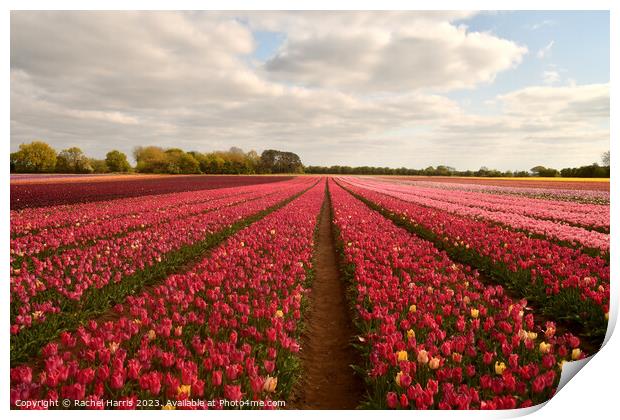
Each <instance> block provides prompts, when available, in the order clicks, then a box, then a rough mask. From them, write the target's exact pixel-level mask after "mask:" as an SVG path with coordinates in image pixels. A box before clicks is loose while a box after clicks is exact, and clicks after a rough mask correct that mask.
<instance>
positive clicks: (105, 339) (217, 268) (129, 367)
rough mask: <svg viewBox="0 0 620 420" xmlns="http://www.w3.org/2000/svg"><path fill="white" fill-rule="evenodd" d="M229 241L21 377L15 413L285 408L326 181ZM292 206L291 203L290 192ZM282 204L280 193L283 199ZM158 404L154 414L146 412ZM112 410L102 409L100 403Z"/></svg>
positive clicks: (51, 349)
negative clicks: (22, 406)
mask: <svg viewBox="0 0 620 420" xmlns="http://www.w3.org/2000/svg"><path fill="white" fill-rule="evenodd" d="M307 182H310V183H311V184H314V186H312V187H311V188H310V189H309V190H307V191H306V192H304V193H303V194H302V195H300V196H298V197H297V198H294V199H293V200H292V201H291V202H290V203H288V204H286V205H285V206H284V207H282V208H280V209H278V210H275V211H274V212H273V213H271V214H269V215H267V216H265V217H264V218H262V219H260V220H258V221H256V222H255V223H253V224H251V225H249V226H248V227H245V228H244V229H242V230H240V231H238V232H237V233H236V234H235V235H233V236H230V237H229V238H228V239H226V240H225V241H224V242H223V243H222V244H220V245H219V246H217V247H216V248H214V249H213V250H212V252H211V253H210V255H208V256H207V257H206V258H204V259H203V260H202V261H200V262H199V263H197V264H196V265H195V266H194V267H193V268H191V269H189V270H188V271H186V272H183V273H179V274H173V275H170V276H169V277H167V278H166V279H165V280H164V281H163V282H162V283H161V284H159V285H157V286H155V287H153V288H152V289H150V290H145V291H143V292H142V293H139V294H136V295H132V296H127V298H126V301H125V302H123V303H119V304H117V305H115V306H114V313H113V314H112V315H110V316H109V317H108V318H110V319H107V320H106V319H105V318H103V319H92V320H90V321H89V322H86V323H84V324H83V325H81V326H79V327H78V328H77V329H75V330H73V331H64V332H62V333H61V334H60V338H59V339H57V340H53V341H51V342H49V343H48V344H46V345H45V346H43V348H42V351H41V356H40V359H41V360H37V361H34V362H30V363H24V364H19V365H17V366H15V367H13V368H12V369H11V404H12V405H14V404H15V402H16V401H17V400H37V399H52V400H56V399H58V398H60V399H64V398H69V399H71V400H74V399H78V400H86V401H91V402H93V404H95V407H99V404H100V403H97V402H98V401H102V399H114V400H116V401H125V402H127V404H128V405H129V406H130V408H162V407H164V408H172V406H170V405H167V404H168V401H169V400H171V401H175V402H179V401H180V402H181V403H179V404H182V402H183V401H186V400H187V399H189V398H192V399H205V400H212V399H218V398H226V399H228V400H231V401H236V400H240V399H242V398H248V399H255V400H269V399H282V398H286V397H287V396H288V394H289V392H290V388H291V386H292V384H293V382H294V378H295V377H296V375H298V373H299V372H298V370H299V367H298V366H299V364H298V358H297V355H296V354H297V353H298V351H299V344H298V338H299V334H300V326H301V319H302V309H303V305H304V301H305V299H306V295H307V287H308V286H309V281H310V279H311V276H312V262H311V258H312V253H313V244H314V232H315V227H316V222H317V217H318V215H319V211H320V208H321V205H322V202H323V199H324V195H325V182H324V181H323V182H319V183H316V180H312V179H311V180H309V181H306V183H301V184H300V186H298V188H303V187H304V186H305V187H306V188H307ZM283 195H284V196H287V195H289V196H290V195H291V191H290V190H288V191H286V192H284V193H283ZM277 197H280V196H279V195H276V196H274V197H273V198H274V199H275V198H277ZM143 400H151V401H154V402H151V403H150V405H149V406H140V402H141V401H143ZM101 408H103V405H101Z"/></svg>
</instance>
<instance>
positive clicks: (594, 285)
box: [339, 179, 610, 341]
mask: <svg viewBox="0 0 620 420" xmlns="http://www.w3.org/2000/svg"><path fill="white" fill-rule="evenodd" d="M339 182H341V183H342V184H343V185H346V188H347V189H349V190H350V191H351V192H353V193H354V194H356V196H358V197H359V198H361V199H363V200H364V201H366V202H367V203H368V204H369V205H371V206H373V207H374V208H375V209H377V210H380V211H381V212H382V213H383V215H384V216H386V217H388V218H390V219H392V220H393V221H395V222H397V223H399V224H401V225H403V226H405V227H407V229H409V230H410V231H412V232H415V233H416V234H418V235H420V236H421V237H423V238H425V239H428V240H430V241H431V242H433V244H434V245H435V246H437V247H438V248H440V249H442V250H445V251H446V252H447V253H448V254H449V255H450V257H451V258H453V259H454V260H456V261H459V262H461V263H465V264H468V265H471V266H472V267H474V268H477V269H479V270H480V271H481V272H483V273H484V274H485V275H486V276H488V277H489V278H491V279H493V280H495V281H496V282H497V283H499V284H503V285H505V286H506V287H509V288H511V289H512V290H515V291H516V292H517V293H518V294H519V295H521V296H525V297H528V299H530V300H531V301H532V302H533V303H535V304H536V305H537V306H538V307H540V309H541V311H542V312H543V313H545V314H546V315H548V316H551V317H553V318H555V319H561V320H567V321H570V322H572V323H574V324H575V325H577V326H578V327H579V328H581V329H582V330H583V334H587V335H591V336H593V337H595V339H596V340H597V341H598V340H599V339H602V337H604V335H605V332H606V329H607V318H608V313H609V293H610V289H609V275H610V271H609V263H608V261H606V260H605V259H604V258H601V257H596V256H590V255H587V254H585V253H583V252H582V251H581V250H580V249H573V248H571V247H567V246H560V245H557V244H555V243H553V242H550V241H549V240H545V239H541V238H532V237H530V236H529V235H527V234H525V233H522V232H515V231H511V230H508V229H505V228H503V227H502V226H498V225H495V224H492V223H488V222H486V221H480V220H475V219H472V218H468V217H462V216H458V215H453V214H450V213H448V212H445V211H441V210H438V209H434V208H431V207H427V206H421V205H419V204H416V203H413V202H409V201H403V200H401V199H398V198H396V197H393V196H391V195H390V194H384V193H382V192H377V191H373V190H370V189H367V188H364V187H361V186H357V185H355V182H351V181H350V180H349V179H346V180H345V179H340V180H339Z"/></svg>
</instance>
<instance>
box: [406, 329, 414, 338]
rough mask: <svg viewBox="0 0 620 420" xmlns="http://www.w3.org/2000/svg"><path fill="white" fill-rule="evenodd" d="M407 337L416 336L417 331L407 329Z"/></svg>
mask: <svg viewBox="0 0 620 420" xmlns="http://www.w3.org/2000/svg"><path fill="white" fill-rule="evenodd" d="M407 338H409V339H412V338H415V331H413V330H407Z"/></svg>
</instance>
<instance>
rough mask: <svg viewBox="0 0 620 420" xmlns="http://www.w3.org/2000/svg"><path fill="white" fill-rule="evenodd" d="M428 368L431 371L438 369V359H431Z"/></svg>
mask: <svg viewBox="0 0 620 420" xmlns="http://www.w3.org/2000/svg"><path fill="white" fill-rule="evenodd" d="M428 367H429V368H431V369H439V358H438V357H433V358H432V359H431V360H430V361H429V362H428Z"/></svg>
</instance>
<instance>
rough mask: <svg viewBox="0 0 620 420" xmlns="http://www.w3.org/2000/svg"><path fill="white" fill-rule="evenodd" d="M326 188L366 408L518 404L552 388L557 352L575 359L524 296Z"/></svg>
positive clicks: (571, 344)
mask: <svg viewBox="0 0 620 420" xmlns="http://www.w3.org/2000/svg"><path fill="white" fill-rule="evenodd" d="M329 189H330V194H331V201H332V207H333V213H334V216H333V217H334V224H335V227H336V229H337V232H338V233H337V237H338V239H339V242H340V247H341V252H342V254H343V263H344V265H345V272H346V277H347V280H348V282H349V284H350V298H351V300H352V302H353V305H354V311H355V316H356V324H357V327H358V329H359V337H358V339H359V345H358V347H359V348H360V350H361V352H362V354H363V359H364V364H363V366H361V367H360V370H362V372H363V374H364V375H365V377H366V382H367V385H368V390H369V395H370V397H369V399H368V401H367V402H366V406H368V407H369V408H385V407H389V408H417V409H430V408H441V409H470V408H471V409H477V408H482V409H506V408H516V407H526V406H530V405H532V404H538V403H540V402H543V401H546V400H548V399H549V398H550V397H551V396H552V395H553V393H554V390H555V387H556V385H557V382H558V380H559V376H560V366H561V364H562V363H563V361H564V360H570V359H579V358H582V357H584V355H583V353H582V352H581V350H580V349H579V339H578V338H577V337H575V336H573V335H571V334H569V333H566V334H563V335H559V336H558V335H556V328H555V325H554V324H553V323H552V322H548V323H547V324H546V325H545V327H544V328H543V327H542V326H541V325H536V323H535V322H534V317H533V314H532V313H531V312H529V310H528V309H529V308H528V307H527V301H526V300H525V299H522V300H519V301H515V300H511V299H510V298H509V297H507V296H506V295H505V294H504V291H503V289H502V287H501V286H488V285H484V284H483V283H481V282H480V281H479V279H478V275H477V273H476V271H475V270H472V269H471V268H470V267H468V266H463V265H460V264H458V263H455V262H454V261H452V260H451V259H450V258H449V257H448V255H447V254H446V253H445V252H442V251H439V250H437V249H436V248H435V247H434V246H433V244H432V243H430V242H427V241H425V240H423V239H420V238H418V237H417V236H415V235H412V234H411V233H409V232H408V231H407V230H405V229H403V228H400V227H397V226H396V225H395V224H393V223H392V222H391V221H389V220H387V219H386V218H385V217H383V216H382V215H381V214H380V213H378V212H376V211H373V210H371V209H370V208H369V207H368V206H367V205H365V204H364V203H362V202H361V201H359V200H358V199H356V198H354V197H353V196H352V195H350V194H349V193H348V192H346V191H345V190H344V189H343V188H341V187H340V186H339V185H337V184H336V183H334V182H330V184H329ZM538 331H544V333H540V334H539V333H538Z"/></svg>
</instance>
